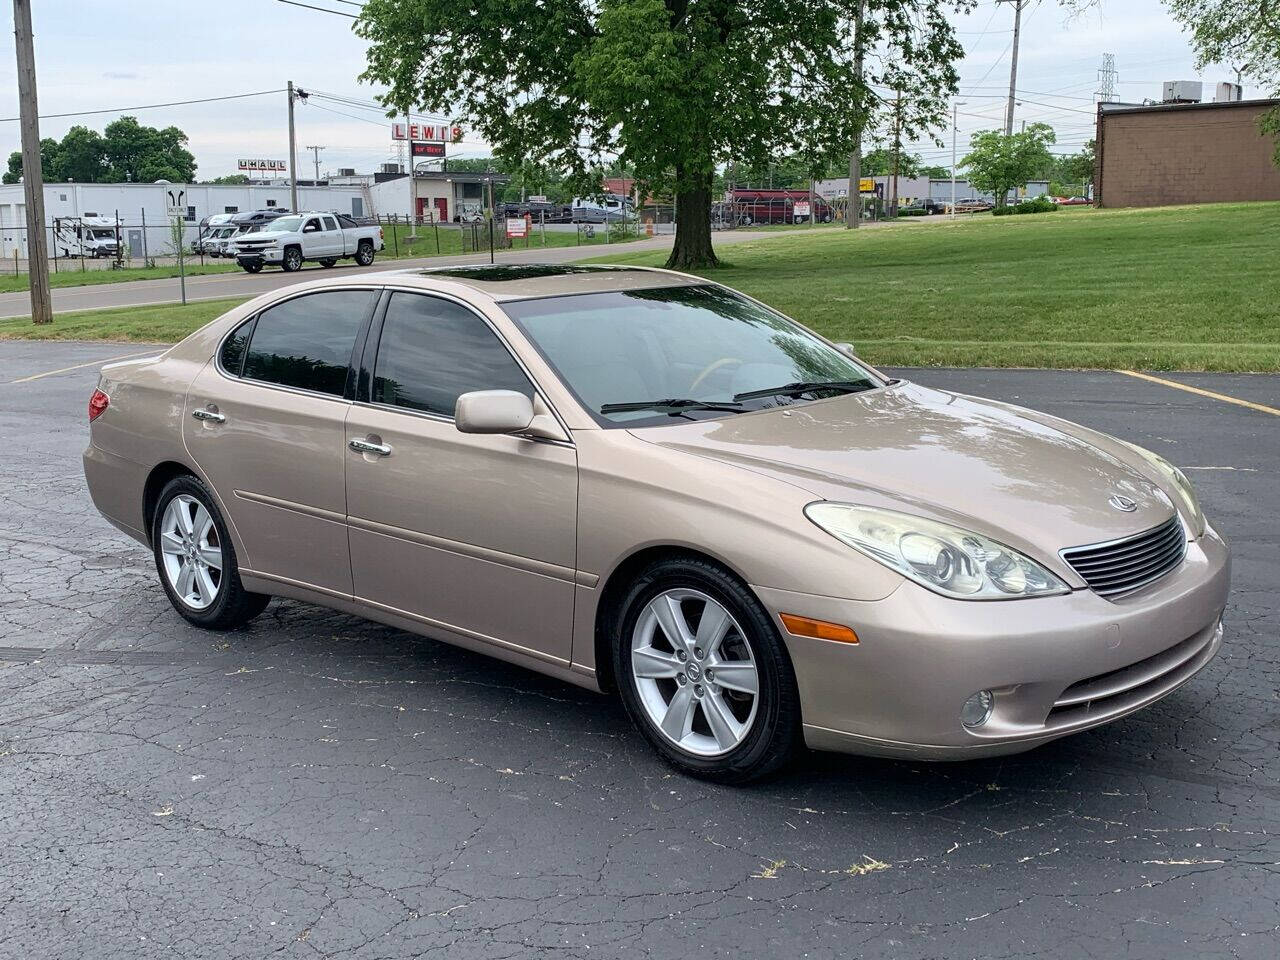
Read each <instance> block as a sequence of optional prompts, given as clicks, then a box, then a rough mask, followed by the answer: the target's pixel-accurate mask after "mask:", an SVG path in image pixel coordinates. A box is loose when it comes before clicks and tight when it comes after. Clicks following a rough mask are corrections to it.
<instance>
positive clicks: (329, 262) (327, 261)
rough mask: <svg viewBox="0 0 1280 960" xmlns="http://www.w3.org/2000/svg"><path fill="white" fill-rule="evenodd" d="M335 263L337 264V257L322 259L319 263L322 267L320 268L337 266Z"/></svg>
mask: <svg viewBox="0 0 1280 960" xmlns="http://www.w3.org/2000/svg"><path fill="white" fill-rule="evenodd" d="M337 262H338V258H337V257H325V258H324V259H322V260H321V261H320V266H322V267H332V266H334V265H336V264H337Z"/></svg>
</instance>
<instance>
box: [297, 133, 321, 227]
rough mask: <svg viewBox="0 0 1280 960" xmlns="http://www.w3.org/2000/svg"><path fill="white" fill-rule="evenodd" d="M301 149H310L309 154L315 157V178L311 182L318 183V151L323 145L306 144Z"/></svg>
mask: <svg viewBox="0 0 1280 960" xmlns="http://www.w3.org/2000/svg"><path fill="white" fill-rule="evenodd" d="M303 149H304V150H310V151H311V155H312V156H313V157H314V158H315V164H316V178H315V180H313V181H312V182H313V183H314V184H316V185H319V183H320V151H321V150H323V149H324V147H317V146H310V145H308V146H306V147H303ZM296 212H297V211H295V213H296Z"/></svg>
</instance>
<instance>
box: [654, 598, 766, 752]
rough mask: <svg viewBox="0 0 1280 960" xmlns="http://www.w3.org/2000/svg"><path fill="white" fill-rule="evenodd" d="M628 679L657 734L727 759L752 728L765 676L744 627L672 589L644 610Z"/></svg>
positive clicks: (710, 602) (714, 605) (706, 602)
mask: <svg viewBox="0 0 1280 960" xmlns="http://www.w3.org/2000/svg"><path fill="white" fill-rule="evenodd" d="M631 672H632V675H633V676H634V677H635V683H636V692H637V693H638V694H639V698H640V703H641V705H642V706H643V707H644V711H645V713H646V714H647V715H648V717H649V720H650V721H652V723H653V725H654V727H655V728H656V729H657V730H658V731H659V732H660V733H661V734H662V735H663V736H664V737H665V738H666V739H667V740H669V741H670V742H671V743H673V744H675V745H676V746H677V747H679V748H680V749H681V750H686V751H688V752H689V753H692V754H696V755H698V756H701V757H718V756H722V755H724V754H726V753H728V752H729V751H730V750H732V749H733V748H734V747H736V746H738V744H740V743H742V741H743V740H744V739H745V738H746V736H747V734H748V733H750V732H751V726H752V724H753V723H754V722H755V718H756V707H757V704H758V702H759V699H760V675H759V673H758V671H757V670H756V662H755V657H754V656H753V655H752V653H751V645H750V644H749V643H748V642H747V639H746V637H745V635H744V634H743V632H742V628H741V627H739V626H738V622H737V621H736V620H735V619H734V618H733V615H732V614H731V613H729V611H728V610H726V609H725V608H724V606H723V605H721V604H720V603H719V602H718V601H717V600H714V599H712V598H711V597H709V596H708V595H707V594H705V593H702V592H701V591H699V590H691V589H687V588H683V587H682V588H678V589H674V590H667V591H665V592H663V593H660V594H658V596H656V597H654V598H653V599H652V600H650V601H649V602H648V603H647V604H646V605H645V608H644V609H643V610H642V611H640V616H639V618H638V619H637V620H636V626H635V629H634V630H633V631H632V633H631Z"/></svg>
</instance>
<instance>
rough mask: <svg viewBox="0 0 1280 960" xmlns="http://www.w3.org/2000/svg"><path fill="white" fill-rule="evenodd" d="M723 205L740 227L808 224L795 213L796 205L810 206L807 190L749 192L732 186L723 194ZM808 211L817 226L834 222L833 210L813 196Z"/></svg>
mask: <svg viewBox="0 0 1280 960" xmlns="http://www.w3.org/2000/svg"><path fill="white" fill-rule="evenodd" d="M725 202H726V203H727V204H730V205H731V206H732V208H733V219H734V222H736V223H738V224H739V225H741V226H744V227H750V226H754V225H755V224H761V223H807V222H808V221H809V217H808V216H796V214H795V205H796V204H797V203H800V204H805V203H810V196H809V191H808V190H781V189H779V190H768V189H763V190H753V189H749V188H745V187H736V188H734V189H732V190H729V191H728V192H727V193H726V194H725ZM801 209H803V207H802V208H801ZM810 209H811V210H812V211H813V213H812V216H813V217H815V218H816V219H817V221H818V222H819V223H830V222H831V221H832V220H834V219H835V211H834V210H833V209H832V207H831V205H830V204H829V203H827V202H826V201H825V200H824V199H822V197H818V196H814V197H813V198H812V206H811V208H810Z"/></svg>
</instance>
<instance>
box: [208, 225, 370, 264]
mask: <svg viewBox="0 0 1280 960" xmlns="http://www.w3.org/2000/svg"><path fill="white" fill-rule="evenodd" d="M349 222H351V223H352V224H354V221H349ZM260 227H261V229H259V230H257V231H255V232H253V233H252V234H250V235H249V236H238V237H236V238H235V240H233V241H232V247H233V248H234V251H235V258H236V263H238V264H240V266H241V267H243V268H244V269H245V270H246V271H247V272H249V273H257V272H258V271H260V270H261V269H262V268H263V267H264V266H267V265H269V264H277V265H279V267H280V268H281V269H282V270H284V271H285V272H287V273H288V272H292V271H294V270H300V269H301V268H302V264H303V263H304V262H305V261H307V260H315V261H318V262H319V263H320V265H321V266H325V267H332V266H333V265H334V264H335V263H337V262H338V261H339V260H347V259H351V260H355V262H356V263H358V264H360V266H362V267H367V266H368V265H369V264H371V263H373V258H374V255H375V253H376V252H377V251H379V250H381V249H382V246H383V237H382V228H381V227H379V226H368V227H358V226H354V225H353V226H343V225H342V224H341V223H340V222H339V217H338V215H337V214H334V213H319V212H311V213H296V214H293V215H292V216H288V217H281V218H279V219H278V220H276V221H274V222H273V223H270V224H261V225H260Z"/></svg>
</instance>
